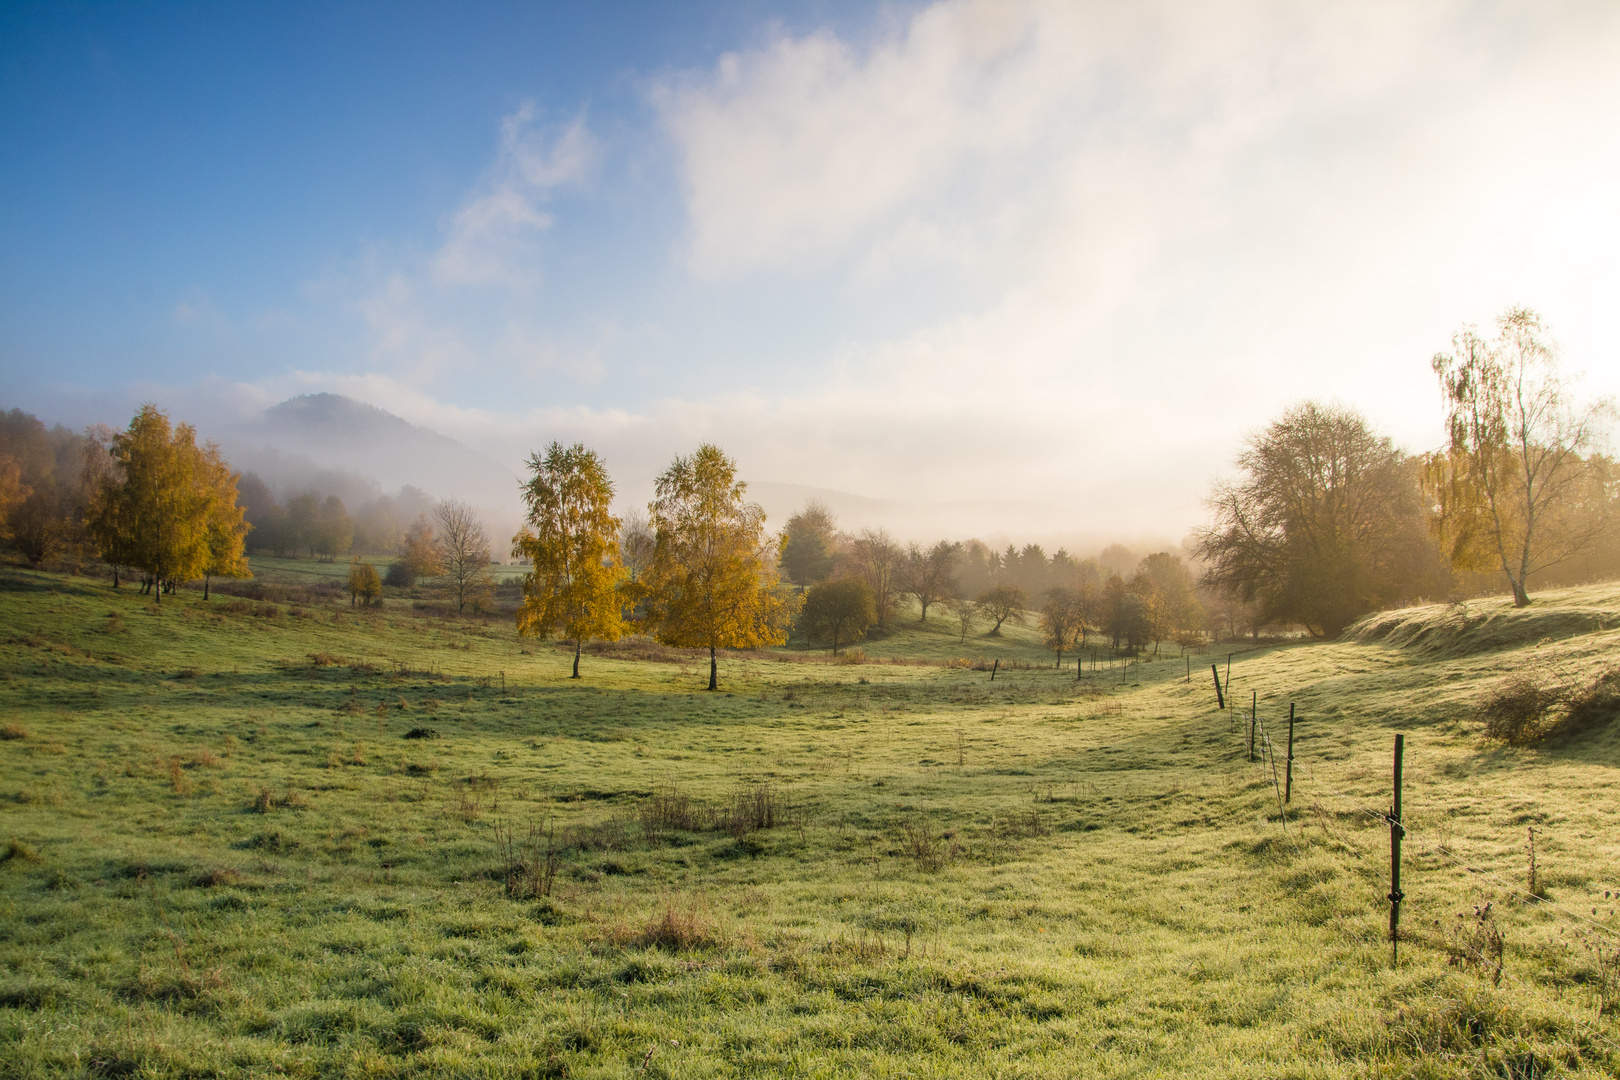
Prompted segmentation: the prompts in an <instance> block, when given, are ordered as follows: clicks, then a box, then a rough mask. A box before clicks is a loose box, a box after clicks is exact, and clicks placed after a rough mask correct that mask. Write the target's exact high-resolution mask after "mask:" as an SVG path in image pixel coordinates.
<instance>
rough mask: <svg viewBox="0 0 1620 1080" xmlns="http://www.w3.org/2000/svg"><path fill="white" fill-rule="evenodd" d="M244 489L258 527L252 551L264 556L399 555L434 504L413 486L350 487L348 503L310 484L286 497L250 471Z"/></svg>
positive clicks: (248, 509) (248, 511) (244, 503)
mask: <svg viewBox="0 0 1620 1080" xmlns="http://www.w3.org/2000/svg"><path fill="white" fill-rule="evenodd" d="M333 486H337V485H333ZM344 486H347V487H349V488H351V489H352V488H353V487H355V486H356V485H353V484H349V485H344ZM240 490H241V500H242V506H243V509H244V511H245V512H246V514H247V520H248V523H249V524H250V525H252V526H253V531H252V532H251V533H250V534H249V536H248V551H249V552H250V553H257V554H264V555H302V556H307V557H310V558H322V559H336V558H341V557H343V556H346V555H378V556H392V555H398V554H400V552H401V551H402V550H403V548H404V545H405V540H406V536H407V534H408V533H409V532H410V530H411V529H412V528H413V527H417V526H419V525H420V524H421V523H422V522H425V521H427V519H428V518H429V517H430V516H431V515H432V513H433V509H434V505H435V503H434V500H433V499H432V498H430V497H429V496H428V495H427V494H426V493H425V492H423V491H421V490H419V489H417V488H414V487H410V486H408V485H407V486H406V487H403V488H401V489H400V490H399V492H398V494H396V495H383V494H373V495H369V496H368V497H364V498H363V499H357V498H355V497H354V495H353V494H352V492H351V496H350V499H349V500H348V501H347V502H346V501H345V500H344V499H343V497H342V496H341V495H340V494H339V493H337V492H336V491H331V490H325V491H323V490H320V489H319V488H311V489H307V490H302V491H295V492H293V493H292V494H289V495H288V496H287V497H286V499H285V501H283V500H281V499H278V498H277V497H276V494H275V492H274V491H272V490H271V488H270V485H268V484H267V483H265V482H264V481H263V480H261V479H260V478H259V477H258V476H257V475H255V474H254V473H251V472H250V473H245V474H244V475H243V476H242V481H241V484H240Z"/></svg>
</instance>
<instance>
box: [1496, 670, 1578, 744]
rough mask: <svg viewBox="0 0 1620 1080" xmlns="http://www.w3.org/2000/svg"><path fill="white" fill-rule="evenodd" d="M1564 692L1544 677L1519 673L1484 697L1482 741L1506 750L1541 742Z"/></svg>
mask: <svg viewBox="0 0 1620 1080" xmlns="http://www.w3.org/2000/svg"><path fill="white" fill-rule="evenodd" d="M1564 698H1565V694H1564V691H1563V688H1562V687H1560V686H1559V685H1558V684H1557V683H1555V682H1554V681H1553V680H1551V679H1550V678H1548V677H1547V676H1546V675H1544V674H1542V673H1540V672H1535V671H1519V672H1515V673H1513V674H1512V675H1509V676H1508V677H1507V678H1506V679H1503V680H1502V682H1501V683H1500V684H1499V685H1498V686H1497V688H1496V689H1495V690H1492V691H1491V692H1490V693H1489V694H1487V695H1486V696H1485V699H1484V700H1483V701H1482V702H1481V703H1480V713H1481V714H1482V715H1483V716H1484V718H1485V737H1486V738H1488V739H1494V740H1496V741H1498V742H1503V743H1506V744H1507V745H1509V746H1531V745H1533V744H1535V743H1538V742H1540V741H1541V740H1542V738H1544V737H1545V736H1546V734H1547V732H1548V729H1549V728H1550V726H1551V724H1552V712H1553V710H1554V709H1555V708H1556V707H1557V706H1558V705H1559V704H1561V703H1562V702H1563V701H1564Z"/></svg>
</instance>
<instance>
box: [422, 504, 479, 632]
mask: <svg viewBox="0 0 1620 1080" xmlns="http://www.w3.org/2000/svg"><path fill="white" fill-rule="evenodd" d="M433 520H434V521H435V522H437V523H438V526H439V559H440V562H441V564H442V565H443V567H444V576H445V577H447V578H448V579H449V582H450V591H451V592H452V593H454V594H455V597H456V611H457V612H461V611H464V610H466V607H467V605H468V603H472V602H476V601H478V600H480V599H481V598H482V597H483V596H485V595H487V594H488V592H489V589H490V587H491V585H492V582H491V580H490V576H489V535H488V534H487V533H485V532H484V526H483V525H482V524H480V523H479V521H478V515H477V514H476V513H474V512H473V508H472V507H471V506H469V505H468V504H467V503H465V502H462V501H461V500H460V499H446V500H444V501H443V502H441V503H439V505H438V506H435V507H434V508H433Z"/></svg>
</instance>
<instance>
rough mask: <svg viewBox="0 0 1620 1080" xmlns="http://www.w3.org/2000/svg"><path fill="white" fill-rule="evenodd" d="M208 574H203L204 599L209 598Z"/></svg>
mask: <svg viewBox="0 0 1620 1080" xmlns="http://www.w3.org/2000/svg"><path fill="white" fill-rule="evenodd" d="M208 580H209V579H208V575H207V574H204V575H203V599H204V600H206V599H208Z"/></svg>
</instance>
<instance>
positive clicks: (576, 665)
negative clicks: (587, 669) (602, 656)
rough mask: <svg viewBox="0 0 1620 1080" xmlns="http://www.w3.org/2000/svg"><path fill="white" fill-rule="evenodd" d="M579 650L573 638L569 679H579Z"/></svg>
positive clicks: (578, 645)
mask: <svg viewBox="0 0 1620 1080" xmlns="http://www.w3.org/2000/svg"><path fill="white" fill-rule="evenodd" d="M579 650H580V640H579V638H575V639H574V673H573V674H572V675H570V676H568V677H569V678H570V679H577V678H579ZM709 689H711V690H713V689H714V687H712V686H711V687H709Z"/></svg>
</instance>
